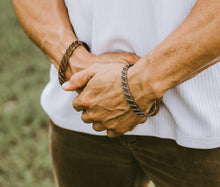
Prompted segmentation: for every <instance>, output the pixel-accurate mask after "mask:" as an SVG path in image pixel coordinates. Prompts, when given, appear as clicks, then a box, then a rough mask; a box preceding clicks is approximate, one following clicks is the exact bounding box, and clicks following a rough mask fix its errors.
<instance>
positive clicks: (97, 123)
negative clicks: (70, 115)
mask: <svg viewBox="0 0 220 187" xmlns="http://www.w3.org/2000/svg"><path fill="white" fill-rule="evenodd" d="M126 55H128V56H129V58H122V57H123V53H122V55H121V56H116V59H115V63H109V64H98V63H97V64H96V63H95V64H93V65H91V66H89V67H88V68H87V69H85V70H82V71H80V72H77V73H75V74H74V75H72V77H71V78H70V80H69V81H68V82H66V83H65V84H63V89H64V90H66V91H76V90H78V89H80V88H83V90H82V91H81V92H80V93H79V95H78V96H77V97H76V98H75V99H74V101H73V107H74V108H75V110H76V111H82V116H81V118H82V120H83V121H84V122H85V123H93V129H94V130H96V131H103V130H107V136H108V137H117V136H120V135H122V134H124V133H126V132H127V131H131V130H133V129H134V128H135V126H136V125H138V124H140V123H143V122H145V121H146V120H147V119H146V117H139V116H137V115H136V114H135V113H134V112H133V111H132V110H131V108H130V106H129V105H128V103H127V101H126V99H125V97H124V94H123V90H122V86H121V72H122V68H123V67H124V66H125V65H126V64H128V63H133V64H134V63H136V62H137V61H138V60H139V57H137V56H135V55H133V54H128V53H126Z"/></svg>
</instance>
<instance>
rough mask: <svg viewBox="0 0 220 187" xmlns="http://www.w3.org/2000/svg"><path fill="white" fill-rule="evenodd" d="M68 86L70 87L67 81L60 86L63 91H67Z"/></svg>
mask: <svg viewBox="0 0 220 187" xmlns="http://www.w3.org/2000/svg"><path fill="white" fill-rule="evenodd" d="M69 86H70V83H69V81H67V82H64V83H63V84H62V88H63V89H67V88H69Z"/></svg>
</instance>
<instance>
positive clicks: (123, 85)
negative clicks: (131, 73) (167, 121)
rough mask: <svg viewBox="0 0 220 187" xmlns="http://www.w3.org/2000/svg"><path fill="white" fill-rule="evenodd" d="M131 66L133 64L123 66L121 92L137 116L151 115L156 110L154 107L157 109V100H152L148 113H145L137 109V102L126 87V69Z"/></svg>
mask: <svg viewBox="0 0 220 187" xmlns="http://www.w3.org/2000/svg"><path fill="white" fill-rule="evenodd" d="M131 66H133V64H128V65H126V66H125V67H123V70H122V75H121V83H122V88H123V92H124V95H125V99H126V101H127V102H128V104H129V106H130V107H131V109H132V110H133V111H134V113H135V114H137V115H138V116H142V117H150V116H153V115H154V113H155V112H156V109H157V102H156V101H154V103H153V105H152V107H151V108H150V111H149V113H148V114H145V113H143V112H142V111H141V110H140V109H139V107H138V106H137V104H136V103H135V102H134V99H133V97H132V96H131V93H130V90H129V88H128V81H127V71H128V68H129V67H131Z"/></svg>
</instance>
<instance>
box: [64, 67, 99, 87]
mask: <svg viewBox="0 0 220 187" xmlns="http://www.w3.org/2000/svg"><path fill="white" fill-rule="evenodd" d="M99 67H100V66H99V65H98V64H94V65H92V66H90V67H89V68H87V69H85V70H82V71H80V72H78V73H75V74H74V75H73V76H72V77H71V78H70V80H69V81H67V82H65V83H64V84H63V85H62V88H63V89H64V90H65V91H76V90H78V89H80V88H83V87H85V86H86V84H87V83H88V82H89V80H90V79H91V78H92V77H93V76H94V75H95V74H96V72H97V71H98V68H99Z"/></svg>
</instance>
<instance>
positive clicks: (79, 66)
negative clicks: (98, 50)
mask: <svg viewBox="0 0 220 187" xmlns="http://www.w3.org/2000/svg"><path fill="white" fill-rule="evenodd" d="M93 57H94V55H93V54H92V53H90V52H89V51H88V50H87V49H86V48H85V47H84V46H83V45H80V46H78V47H77V48H76V49H75V50H74V51H73V54H72V55H71V57H70V59H69V64H68V67H67V69H66V74H65V77H66V80H69V79H70V77H71V76H72V75H73V74H74V73H76V72H79V71H82V70H84V69H86V68H87V67H88V66H89V65H91V62H92V59H93Z"/></svg>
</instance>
